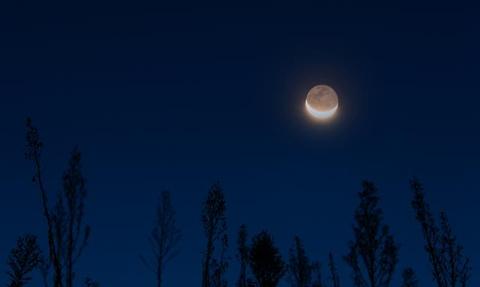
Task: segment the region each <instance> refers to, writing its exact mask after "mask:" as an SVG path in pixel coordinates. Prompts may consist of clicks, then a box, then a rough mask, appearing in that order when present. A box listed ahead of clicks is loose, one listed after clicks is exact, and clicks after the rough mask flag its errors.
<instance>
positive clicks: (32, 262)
mask: <svg viewBox="0 0 480 287" xmlns="http://www.w3.org/2000/svg"><path fill="white" fill-rule="evenodd" d="M40 260H41V252H40V248H39V247H38V244H37V237H36V236H34V235H31V234H27V235H24V236H22V237H20V238H18V240H17V245H16V246H15V248H13V249H12V250H11V251H10V255H9V256H8V267H9V271H8V272H7V274H8V277H9V278H10V283H9V284H8V286H9V287H23V286H25V285H26V284H27V283H28V282H29V281H30V280H31V279H32V278H31V277H30V273H31V272H32V271H33V270H34V269H35V268H37V267H38V264H39V263H40Z"/></svg>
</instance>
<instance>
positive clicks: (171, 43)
mask: <svg viewBox="0 0 480 287" xmlns="http://www.w3.org/2000/svg"><path fill="white" fill-rule="evenodd" d="M475 16H476V15H475V14H474V13H469V12H468V9H466V8H463V9H460V8H456V7H448V6H443V7H430V6H426V5H424V6H422V5H420V6H414V7H407V6H404V7H401V8H399V7H386V6H385V7H380V6H378V5H370V6H368V5H357V6H355V7H349V6H347V5H343V6H341V5H340V6H334V5H329V4H328V3H327V4H324V3H318V4H311V5H306V6H301V7H290V6H288V5H274V4H270V5H257V6H252V7H240V6H231V7H230V6H228V5H223V6H221V7H220V6H214V5H212V6H202V7H200V5H194V4H190V5H185V6H180V5H177V6H172V5H160V4H157V5H153V4H144V3H136V4H133V3H132V4H130V5H127V4H119V3H115V4H113V3H108V4H105V5H100V4H95V5H87V4H80V3H78V4H69V5H68V6H65V5H59V4H55V5H53V4H51V5H49V4H44V3H42V4H41V5H40V4H34V5H31V4H26V3H24V2H22V3H19V4H18V5H17V6H15V7H11V6H10V7H3V6H2V9H0V97H1V98H0V99H1V101H0V134H1V135H2V137H1V141H0V226H2V236H0V263H1V262H5V260H6V254H7V252H8V250H9V249H10V248H11V247H12V246H13V245H14V242H15V239H16V237H17V236H18V235H20V234H22V233H25V232H34V233H36V234H38V235H40V236H42V238H44V235H45V228H44V226H43V218H42V217H41V213H40V211H41V210H40V202H39V197H38V194H37V191H36V190H35V189H34V186H33V185H32V183H31V181H30V179H31V176H32V169H31V165H30V163H29V162H27V161H25V160H24V157H23V149H24V119H25V117H26V116H31V117H33V119H34V121H35V123H36V125H37V126H39V128H40V130H41V133H42V136H43V140H44V142H45V154H44V162H45V168H46V177H47V184H48V187H49V189H50V191H51V192H52V193H55V192H57V191H58V190H59V189H60V187H61V185H60V176H61V172H62V170H63V168H64V167H65V165H66V160H67V158H68V154H69V151H70V150H71V148H72V147H73V146H74V145H76V144H78V145H79V147H80V149H81V150H82V151H83V154H84V167H85V173H86V176H87V179H88V191H89V198H88V215H87V217H88V222H89V223H91V225H92V227H93V233H92V238H91V242H90V246H89V248H88V249H87V250H86V253H85V256H84V257H82V260H81V262H80V264H79V270H80V272H79V274H78V275H79V276H81V277H83V276H86V275H90V276H92V277H94V278H96V279H98V280H99V281H100V282H101V283H102V285H103V286H148V285H150V286H151V285H152V283H153V279H154V278H153V276H151V274H149V273H148V271H147V270H146V269H145V268H144V267H143V266H142V264H141V263H140V260H139V259H138V255H139V254H140V253H144V252H146V251H147V249H148V244H147V240H146V236H147V235H148V233H149V230H150V228H151V224H152V221H153V215H154V208H155V200H156V199H157V197H158V195H159V193H160V192H161V191H162V190H164V189H168V190H170V191H171V192H172V194H173V195H172V196H173V200H174V204H175V206H176V208H177V212H178V221H179V223H180V226H181V228H182V229H183V232H184V240H183V242H182V252H181V254H180V255H179V256H178V257H177V258H176V259H175V260H174V261H173V263H172V264H171V265H170V266H168V267H167V268H168V269H167V274H166V283H167V286H195V285H196V284H197V285H199V284H200V262H201V252H202V250H203V246H204V245H205V244H204V238H203V237H202V230H201V226H200V209H201V202H202V201H203V199H204V198H205V196H206V193H207V191H208V188H209V186H210V184H212V183H213V182H215V181H217V180H219V181H220V182H221V183H222V185H223V187H224V189H225V193H226V197H227V203H228V215H227V216H228V224H229V231H230V234H231V236H232V243H233V242H234V238H233V236H234V235H235V234H236V232H237V230H238V227H239V225H240V224H241V223H245V224H247V226H248V227H249V229H250V233H256V232H258V231H260V230H261V229H264V228H266V229H268V230H269V231H271V232H272V234H273V235H274V237H275V240H276V241H277V243H278V245H279V247H281V249H282V252H283V254H284V255H287V250H288V247H289V246H290V245H291V242H292V237H293V235H295V234H298V235H300V236H301V237H302V238H303V239H304V241H305V244H306V247H307V250H308V251H309V253H310V256H311V257H313V258H318V259H321V260H323V261H325V258H326V255H327V254H328V252H329V251H333V252H334V253H335V254H336V255H337V257H338V259H339V261H340V258H339V257H340V256H341V255H344V254H345V253H346V252H347V242H348V240H349V239H351V237H352V235H351V224H352V216H353V209H354V207H355V205H356V204H357V197H356V193H357V192H358V191H360V181H361V180H362V179H371V180H374V181H375V182H376V183H377V184H378V187H379V189H380V192H381V196H382V202H381V204H382V207H383V208H384V211H385V220H386V222H387V223H388V224H390V225H391V229H392V231H393V232H394V234H395V235H396V236H397V239H398V241H399V242H400V244H401V257H400V263H399V267H400V268H403V267H405V266H407V265H411V266H413V267H414V268H415V269H416V270H417V271H418V273H419V276H420V280H421V283H422V286H433V285H431V276H430V273H429V267H428V265H427V261H426V255H425V254H424V253H423V251H422V248H423V247H422V240H421V233H420V230H419V227H418V226H417V224H416V222H415V220H414V215H413V212H412V210H411V208H410V199H411V193H410V191H409V189H408V180H409V179H410V177H411V176H413V175H417V176H419V177H420V178H421V179H422V180H423V181H424V183H425V185H426V188H427V192H428V198H429V200H430V202H431V204H432V206H433V207H434V208H435V209H436V210H440V209H441V208H444V209H446V210H447V212H448V214H449V216H450V217H451V221H452V225H453V226H454V229H455V231H456V232H457V235H458V237H459V239H460V240H461V242H463V243H464V245H465V248H466V252H467V254H469V255H470V256H471V258H472V260H473V267H474V270H477V269H478V267H477V266H478V265H477V262H478V261H479V260H480V247H479V246H478V242H479V241H480V233H478V226H477V224H478V223H477V222H476V219H477V218H478V216H479V215H480V213H479V210H478V202H479V200H480V195H479V193H478V192H479V190H480V182H479V180H478V172H479V162H480V153H479V150H478V148H479V146H480V133H479V131H480V130H479V129H480V127H479V124H480V116H479V113H478V106H479V104H480V99H479V97H478V96H479V95H480V93H479V92H480V89H479V87H478V74H479V73H478V66H479V64H480V61H479V57H478V51H479V48H480V45H479V38H478V34H479V31H478V25H477V24H478V23H475V22H476V21H475V20H474V17H475ZM321 83H323V84H329V85H331V86H332V87H334V88H335V89H336V91H337V93H338V95H339V98H340V112H339V114H338V117H337V118H336V119H335V120H334V121H333V122H331V123H330V124H328V125H318V124H315V123H313V122H312V121H310V120H309V118H308V117H306V115H305V112H304V109H303V108H304V106H303V103H304V99H305V95H306V93H307V91H308V89H309V88H310V87H312V86H313V85H315V84H321ZM230 255H231V257H232V259H234V258H235V257H234V252H233V250H231V252H230ZM5 268H6V267H5ZM0 269H1V268H0ZM340 269H341V272H342V280H343V282H344V284H345V286H349V285H350V279H349V271H348V269H347V268H346V267H345V265H344V264H343V262H342V263H341V268H340ZM230 272H231V278H233V277H234V276H235V275H236V272H237V270H236V264H235V263H232V265H231V268H230ZM398 276H399V272H398V273H397V277H398ZM0 281H1V282H5V281H6V276H5V275H0ZM232 283H233V281H232ZM471 283H472V286H478V285H479V284H480V278H479V277H478V276H477V275H476V273H475V272H474V275H473V278H472V282H471ZM2 284H3V283H2Z"/></svg>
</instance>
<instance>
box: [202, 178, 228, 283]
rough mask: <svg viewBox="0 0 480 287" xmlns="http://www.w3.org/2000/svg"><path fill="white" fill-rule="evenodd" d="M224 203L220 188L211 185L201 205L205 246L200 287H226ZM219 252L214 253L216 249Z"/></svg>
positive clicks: (226, 241) (226, 243)
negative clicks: (205, 239)
mask: <svg viewBox="0 0 480 287" xmlns="http://www.w3.org/2000/svg"><path fill="white" fill-rule="evenodd" d="M225 212H226V203H225V198H224V195H223V191H222V188H221V187H220V185H219V184H218V183H216V184H214V185H212V187H211V188H210V191H209V192H208V195H207V199H206V200H205V202H204V204H203V210H202V225H203V230H204V233H205V237H206V238H207V246H206V250H205V254H204V259H203V264H202V287H212V286H214V287H220V286H226V280H225V279H224V274H225V272H226V269H227V267H228V262H227V259H226V257H225V251H226V248H227V246H228V237H227V220H226V216H225ZM218 247H220V248H219V250H217V252H215V251H216V248H218Z"/></svg>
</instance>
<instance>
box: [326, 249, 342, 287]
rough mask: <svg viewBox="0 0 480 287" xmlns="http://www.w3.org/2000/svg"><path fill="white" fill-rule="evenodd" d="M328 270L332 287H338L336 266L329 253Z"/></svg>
mask: <svg viewBox="0 0 480 287" xmlns="http://www.w3.org/2000/svg"><path fill="white" fill-rule="evenodd" d="M328 269H329V271H330V281H331V282H332V287H340V276H339V275H338V271H337V265H336V264H335V259H334V258H333V254H332V253H331V252H330V253H329V254H328Z"/></svg>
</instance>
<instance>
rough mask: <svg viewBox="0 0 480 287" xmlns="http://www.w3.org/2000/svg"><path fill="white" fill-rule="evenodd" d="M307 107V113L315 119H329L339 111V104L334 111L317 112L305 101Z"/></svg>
mask: <svg viewBox="0 0 480 287" xmlns="http://www.w3.org/2000/svg"><path fill="white" fill-rule="evenodd" d="M305 107H306V108H307V111H308V112H309V113H310V114H311V115H312V116H314V117H316V118H317V119H328V118H330V117H332V116H333V115H334V114H335V113H336V112H337V109H338V103H337V105H336V106H335V107H333V108H332V109H330V110H328V111H319V110H316V109H315V108H313V107H312V106H311V105H310V104H309V103H308V100H305Z"/></svg>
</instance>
